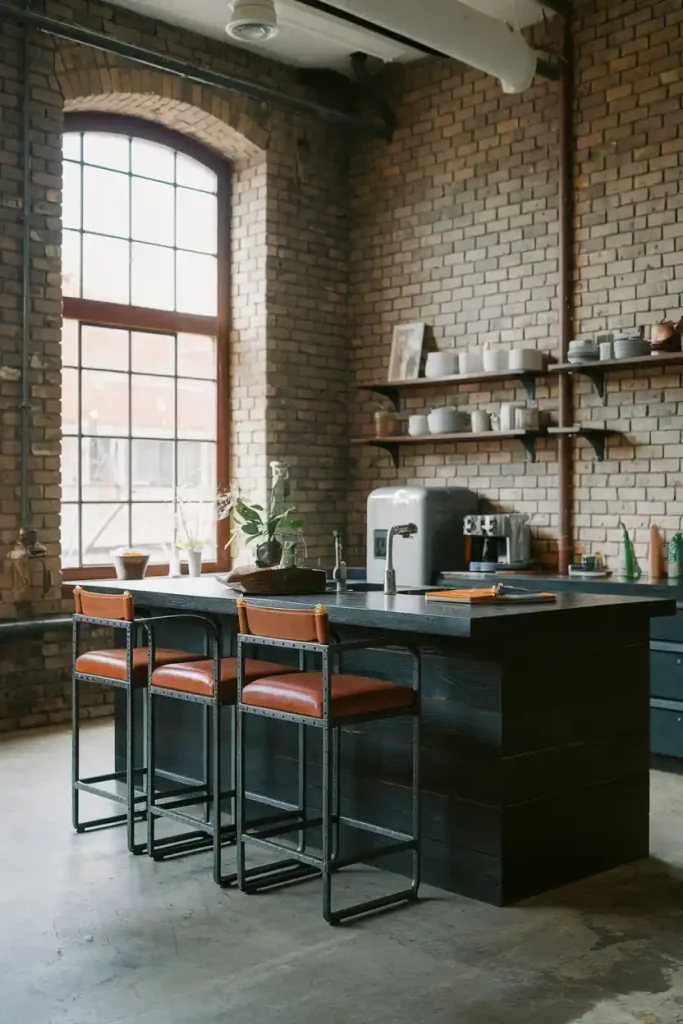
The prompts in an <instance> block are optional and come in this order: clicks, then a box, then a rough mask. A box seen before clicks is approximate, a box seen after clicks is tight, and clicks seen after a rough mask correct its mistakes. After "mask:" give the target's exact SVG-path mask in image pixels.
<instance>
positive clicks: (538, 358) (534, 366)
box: [508, 348, 545, 371]
mask: <svg viewBox="0 0 683 1024" xmlns="http://www.w3.org/2000/svg"><path fill="white" fill-rule="evenodd" d="M508 368H509V369H510V370H539V371H540V370H543V369H544V368H545V354H544V353H543V352H540V351H539V350H538V349H537V348H512V349H510V355H509V358H508Z"/></svg>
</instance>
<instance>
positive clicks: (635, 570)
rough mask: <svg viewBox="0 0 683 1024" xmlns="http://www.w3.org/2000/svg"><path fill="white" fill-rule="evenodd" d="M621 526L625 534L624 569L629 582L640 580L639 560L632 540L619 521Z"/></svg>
mask: <svg viewBox="0 0 683 1024" xmlns="http://www.w3.org/2000/svg"><path fill="white" fill-rule="evenodd" d="M619 526H620V527H621V529H622V531H623V534H624V567H625V569H626V579H627V580H639V579H640V577H641V575H642V574H641V571H640V566H639V565H638V559H637V558H636V553H635V551H634V549H633V544H632V543H631V538H630V537H629V535H628V530H627V529H626V527H625V526H624V524H623V523H622V521H621V519H620V520H619Z"/></svg>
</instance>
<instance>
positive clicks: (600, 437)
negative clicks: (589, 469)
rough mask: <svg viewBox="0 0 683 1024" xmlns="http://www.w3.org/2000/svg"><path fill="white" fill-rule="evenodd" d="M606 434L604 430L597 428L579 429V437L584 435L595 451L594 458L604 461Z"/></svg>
mask: <svg viewBox="0 0 683 1024" xmlns="http://www.w3.org/2000/svg"><path fill="white" fill-rule="evenodd" d="M607 436H608V435H607V434H606V433H605V432H604V431H599V430H585V431H581V433H580V434H579V437H585V438H586V440H587V441H589V442H590V444H591V446H592V448H593V451H594V452H595V458H596V459H597V460H598V462H604V461H605V455H606V453H607Z"/></svg>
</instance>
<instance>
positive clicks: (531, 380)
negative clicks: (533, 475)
mask: <svg viewBox="0 0 683 1024" xmlns="http://www.w3.org/2000/svg"><path fill="white" fill-rule="evenodd" d="M546 375H547V371H546V370H491V371H490V372H489V373H484V371H483V370H482V371H481V372H480V373H458V374H454V375H453V376H450V377H418V378H417V379H416V380H391V381H377V382H376V383H374V384H358V385H357V386H356V390H357V391H373V392H374V393H375V394H376V395H382V396H383V397H384V398H388V399H389V400H390V401H391V402H392V403H393V405H394V408H395V409H398V408H399V402H400V396H401V394H402V393H403V392H404V391H405V392H408V393H410V392H411V391H422V390H425V389H426V388H434V387H449V388H458V387H463V386H464V385H465V384H500V383H503V382H504V381H508V380H514V381H517V382H518V383H519V384H521V385H522V386H523V387H525V388H526V390H527V393H528V395H529V398H535V397H536V381H537V380H538V378H539V377H545V376H546Z"/></svg>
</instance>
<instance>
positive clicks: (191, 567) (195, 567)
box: [187, 549, 202, 576]
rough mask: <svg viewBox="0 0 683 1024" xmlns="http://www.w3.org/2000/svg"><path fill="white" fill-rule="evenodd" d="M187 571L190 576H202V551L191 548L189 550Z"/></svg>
mask: <svg viewBox="0 0 683 1024" xmlns="http://www.w3.org/2000/svg"><path fill="white" fill-rule="evenodd" d="M187 571H188V573H189V574H190V576H201V574H202V553H201V550H200V551H195V550H194V549H190V550H189V551H188V552H187Z"/></svg>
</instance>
